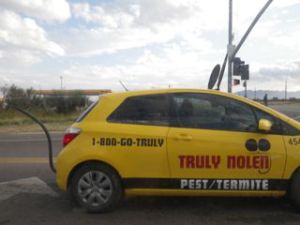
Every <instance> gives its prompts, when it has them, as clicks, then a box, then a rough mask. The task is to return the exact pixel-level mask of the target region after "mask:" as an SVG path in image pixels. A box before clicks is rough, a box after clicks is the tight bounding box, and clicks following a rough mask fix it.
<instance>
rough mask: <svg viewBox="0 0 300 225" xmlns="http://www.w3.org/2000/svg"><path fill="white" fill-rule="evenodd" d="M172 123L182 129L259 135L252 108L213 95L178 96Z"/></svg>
mask: <svg viewBox="0 0 300 225" xmlns="http://www.w3.org/2000/svg"><path fill="white" fill-rule="evenodd" d="M172 101H173V103H172V104H171V105H174V107H175V112H176V113H175V114H174V115H173V117H172V121H176V122H177V124H178V125H179V126H181V127H190V128H203V129H218V130H230V131H256V130H257V122H256V118H255V115H254V113H253V111H252V110H251V108H250V107H248V106H247V105H245V104H243V103H240V102H238V101H235V100H232V99H229V98H226V97H222V96H217V95H209V94H189V93H187V94H174V95H173V98H172Z"/></svg>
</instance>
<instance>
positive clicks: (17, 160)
mask: <svg viewBox="0 0 300 225" xmlns="http://www.w3.org/2000/svg"><path fill="white" fill-rule="evenodd" d="M55 160H56V158H54V161H55ZM47 163H49V158H48V157H0V165H1V164H47Z"/></svg>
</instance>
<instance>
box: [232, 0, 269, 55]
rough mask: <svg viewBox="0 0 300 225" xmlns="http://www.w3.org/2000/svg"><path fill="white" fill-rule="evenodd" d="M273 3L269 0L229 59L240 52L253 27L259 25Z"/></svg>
mask: <svg viewBox="0 0 300 225" xmlns="http://www.w3.org/2000/svg"><path fill="white" fill-rule="evenodd" d="M272 2H273V0H269V1H268V2H267V3H266V4H265V5H264V7H263V8H262V9H261V10H260V11H259V13H258V14H257V15H256V17H255V18H254V20H253V21H252V23H251V24H250V26H249V28H248V30H247V31H246V33H245V34H244V36H243V37H242V39H241V40H240V42H239V44H238V45H237V46H236V48H235V49H233V51H232V54H231V55H229V59H230V58H233V57H234V56H235V55H236V53H237V52H238V51H239V50H240V48H241V46H242V45H243V44H244V42H245V40H246V39H247V37H248V35H249V33H250V32H251V30H252V29H253V27H254V26H255V24H256V23H257V21H258V20H259V19H260V17H261V16H262V14H263V13H264V12H265V11H266V9H267V8H268V7H269V5H270V4H271V3H272Z"/></svg>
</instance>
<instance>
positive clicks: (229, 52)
mask: <svg viewBox="0 0 300 225" xmlns="http://www.w3.org/2000/svg"><path fill="white" fill-rule="evenodd" d="M232 37H233V35H232V0H229V20H228V46H227V55H228V92H229V93H231V92H232V54H231V52H232V49H233V47H232V39H233V38H232Z"/></svg>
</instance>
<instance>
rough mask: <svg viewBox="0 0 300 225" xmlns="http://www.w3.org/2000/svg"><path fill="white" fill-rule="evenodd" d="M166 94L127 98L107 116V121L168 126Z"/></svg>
mask: <svg viewBox="0 0 300 225" xmlns="http://www.w3.org/2000/svg"><path fill="white" fill-rule="evenodd" d="M167 103H168V101H167V96H166V95H145V96H137V97H129V98H127V99H126V100H125V101H124V102H123V103H122V104H121V105H120V106H119V107H118V108H117V109H116V110H115V111H114V112H113V113H112V114H111V115H110V116H109V117H108V119H107V120H108V121H109V122H118V123H129V124H148V125H160V126H168V124H169V123H168V122H169V116H168V104H167Z"/></svg>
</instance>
